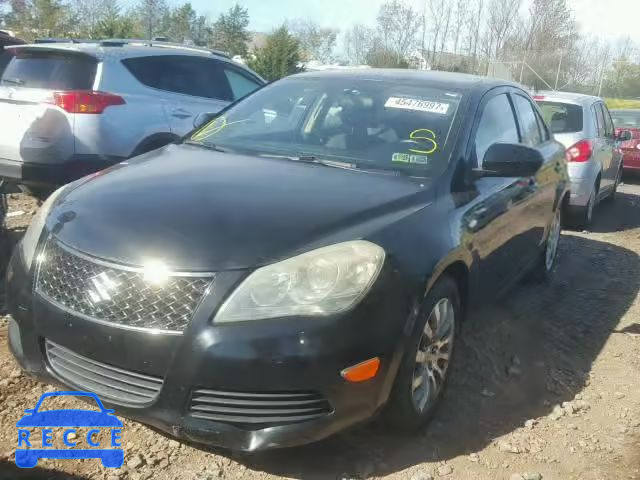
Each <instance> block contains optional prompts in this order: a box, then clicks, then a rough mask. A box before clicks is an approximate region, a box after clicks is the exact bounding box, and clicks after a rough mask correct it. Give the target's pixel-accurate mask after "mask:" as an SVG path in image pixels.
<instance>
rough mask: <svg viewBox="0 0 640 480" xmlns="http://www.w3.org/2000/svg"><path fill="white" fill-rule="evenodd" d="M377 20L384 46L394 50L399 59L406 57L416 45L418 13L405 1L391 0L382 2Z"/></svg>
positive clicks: (379, 38)
mask: <svg viewBox="0 0 640 480" xmlns="http://www.w3.org/2000/svg"><path fill="white" fill-rule="evenodd" d="M376 20H377V34H378V40H379V42H380V44H381V45H382V48H384V49H385V50H387V51H389V52H393V53H394V54H395V55H396V56H397V58H398V59H401V58H406V57H407V56H408V55H409V54H410V53H411V52H410V50H411V49H412V48H413V47H414V46H415V40H416V32H417V30H418V27H419V24H420V16H419V15H418V13H417V12H416V11H415V10H414V9H413V8H411V6H409V5H407V4H405V3H403V2H400V1H398V0H391V1H388V2H386V3H384V4H382V6H381V7H380V10H379V11H378V16H377V19H376Z"/></svg>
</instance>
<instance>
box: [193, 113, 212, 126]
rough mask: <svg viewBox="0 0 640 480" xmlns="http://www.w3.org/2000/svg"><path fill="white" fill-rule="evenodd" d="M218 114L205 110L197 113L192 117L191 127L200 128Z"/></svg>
mask: <svg viewBox="0 0 640 480" xmlns="http://www.w3.org/2000/svg"><path fill="white" fill-rule="evenodd" d="M217 116H218V114H217V113H213V112H207V113H199V114H198V115H196V117H195V118H194V119H193V128H200V127H202V126H204V125H205V124H207V123H209V122H210V121H211V120H213V119H214V118H216V117H217Z"/></svg>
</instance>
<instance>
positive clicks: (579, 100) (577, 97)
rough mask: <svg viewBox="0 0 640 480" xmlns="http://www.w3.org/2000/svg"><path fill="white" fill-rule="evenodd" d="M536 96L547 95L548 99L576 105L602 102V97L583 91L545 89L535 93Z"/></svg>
mask: <svg viewBox="0 0 640 480" xmlns="http://www.w3.org/2000/svg"><path fill="white" fill-rule="evenodd" d="M534 97H545V99H548V100H558V101H563V102H568V103H574V104H576V105H589V104H592V103H594V102H600V101H602V99H601V98H600V97H596V96H594V95H584V94H582V93H573V92H558V91H553V90H543V91H539V92H536V93H534Z"/></svg>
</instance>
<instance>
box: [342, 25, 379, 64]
mask: <svg viewBox="0 0 640 480" xmlns="http://www.w3.org/2000/svg"><path fill="white" fill-rule="evenodd" d="M374 38H375V31H374V30H373V29H371V28H369V27H366V26H364V25H357V24H356V25H354V26H353V27H351V29H350V30H348V31H347V32H346V33H345V38H344V47H345V53H346V55H347V58H348V59H349V61H350V62H351V63H353V64H362V63H365V62H366V61H367V54H368V53H369V51H370V50H371V48H372V47H373V44H374Z"/></svg>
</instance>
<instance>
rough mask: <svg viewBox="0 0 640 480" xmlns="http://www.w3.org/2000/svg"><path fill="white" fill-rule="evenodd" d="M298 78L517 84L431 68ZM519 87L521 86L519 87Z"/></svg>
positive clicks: (460, 86) (458, 86) (467, 86)
mask: <svg viewBox="0 0 640 480" xmlns="http://www.w3.org/2000/svg"><path fill="white" fill-rule="evenodd" d="M294 77H299V78H354V79H361V80H367V79H375V80H389V81H393V82H404V83H421V84H429V85H430V86H439V87H443V88H449V89H451V90H471V89H475V88H485V89H489V88H492V87H497V86H501V85H511V86H516V87H518V85H517V84H514V83H512V82H508V81H505V80H500V79H497V78H491V77H481V76H478V75H469V74H466V73H452V72H439V71H432V70H409V69H395V68H371V69H363V68H353V69H345V70H323V71H314V72H305V73H299V74H296V75H294ZM520 88H521V87H520Z"/></svg>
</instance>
